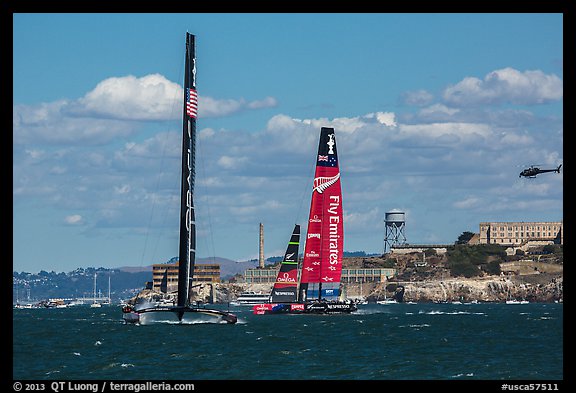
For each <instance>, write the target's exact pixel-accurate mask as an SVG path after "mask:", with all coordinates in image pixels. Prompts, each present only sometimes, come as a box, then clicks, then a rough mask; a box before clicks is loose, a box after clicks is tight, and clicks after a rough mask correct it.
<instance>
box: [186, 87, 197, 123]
mask: <svg viewBox="0 0 576 393" xmlns="http://www.w3.org/2000/svg"><path fill="white" fill-rule="evenodd" d="M186 113H187V114H188V116H190V117H193V118H195V119H196V117H197V115H198V93H196V90H194V89H191V88H187V89H186Z"/></svg>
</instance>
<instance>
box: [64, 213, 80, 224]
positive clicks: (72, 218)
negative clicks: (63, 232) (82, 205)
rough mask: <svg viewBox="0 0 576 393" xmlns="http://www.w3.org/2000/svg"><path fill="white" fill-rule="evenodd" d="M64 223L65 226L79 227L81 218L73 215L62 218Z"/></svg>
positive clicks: (78, 215)
mask: <svg viewBox="0 0 576 393" xmlns="http://www.w3.org/2000/svg"><path fill="white" fill-rule="evenodd" d="M64 222H65V223H66V224H67V225H80V224H82V216H81V215H80V214H73V215H70V216H66V217H65V218H64Z"/></svg>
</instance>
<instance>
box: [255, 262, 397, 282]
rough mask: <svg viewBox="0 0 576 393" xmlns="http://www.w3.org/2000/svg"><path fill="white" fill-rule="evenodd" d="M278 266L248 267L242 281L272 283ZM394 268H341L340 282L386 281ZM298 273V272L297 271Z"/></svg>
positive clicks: (392, 273)
mask: <svg viewBox="0 0 576 393" xmlns="http://www.w3.org/2000/svg"><path fill="white" fill-rule="evenodd" d="M279 269H280V267H279V266H276V267H268V268H264V269H261V268H250V269H246V270H245V271H244V282H246V283H249V284H273V283H274V281H276V276H277V275H278V270H279ZM395 274H396V269H393V268H348V269H346V268H343V269H342V277H341V278H340V282H342V283H345V284H349V283H360V282H386V281H387V280H388V279H390V278H392V277H394V275H395ZM298 275H300V272H299V273H298ZM298 280H300V277H298Z"/></svg>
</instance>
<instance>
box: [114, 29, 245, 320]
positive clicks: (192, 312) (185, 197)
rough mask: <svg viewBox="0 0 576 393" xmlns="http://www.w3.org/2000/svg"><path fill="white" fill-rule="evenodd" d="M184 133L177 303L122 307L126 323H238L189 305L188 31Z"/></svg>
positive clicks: (192, 77) (192, 103)
mask: <svg viewBox="0 0 576 393" xmlns="http://www.w3.org/2000/svg"><path fill="white" fill-rule="evenodd" d="M183 112H184V113H183V132H182V166H181V167H182V176H181V191H180V240H179V244H180V247H179V262H178V294H177V302H176V304H175V305H157V304H148V303H141V304H135V305H126V306H124V307H123V308H122V311H123V318H124V321H125V322H130V323H140V324H148V323H154V322H169V323H236V322H237V317H236V315H235V314H232V313H229V312H226V311H221V310H214V309H208V308H204V307H200V306H193V305H191V304H190V288H191V284H192V279H193V276H194V264H195V258H196V221H195V214H194V198H193V195H194V175H195V173H194V165H195V144H196V117H197V113H198V95H197V92H196V51H195V36H194V35H192V34H190V33H188V32H187V33H186V59H185V74H184V110H183Z"/></svg>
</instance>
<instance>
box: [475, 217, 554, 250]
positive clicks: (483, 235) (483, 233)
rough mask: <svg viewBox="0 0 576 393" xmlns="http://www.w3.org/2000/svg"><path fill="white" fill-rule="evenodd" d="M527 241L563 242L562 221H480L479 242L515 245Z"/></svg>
mask: <svg viewBox="0 0 576 393" xmlns="http://www.w3.org/2000/svg"><path fill="white" fill-rule="evenodd" d="M528 242H532V243H537V242H541V243H543V244H550V243H553V244H564V224H563V221H555V222H543V221H542V222H524V221H520V222H481V223H480V238H479V243H480V244H499V245H502V246H516V247H517V246H521V245H523V244H526V243H528Z"/></svg>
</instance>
